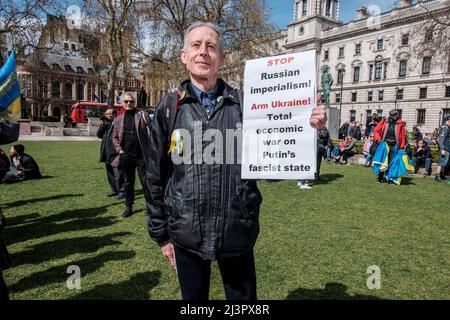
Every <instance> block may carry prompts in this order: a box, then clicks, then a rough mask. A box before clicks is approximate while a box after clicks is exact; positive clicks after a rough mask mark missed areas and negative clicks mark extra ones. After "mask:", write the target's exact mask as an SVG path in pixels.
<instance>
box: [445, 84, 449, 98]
mask: <svg viewBox="0 0 450 320" xmlns="http://www.w3.org/2000/svg"><path fill="white" fill-rule="evenodd" d="M445 97H446V98H450V86H445Z"/></svg>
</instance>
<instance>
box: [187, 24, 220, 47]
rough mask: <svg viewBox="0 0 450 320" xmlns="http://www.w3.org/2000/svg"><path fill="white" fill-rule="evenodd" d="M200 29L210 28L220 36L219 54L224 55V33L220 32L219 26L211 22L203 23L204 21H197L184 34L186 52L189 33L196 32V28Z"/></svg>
mask: <svg viewBox="0 0 450 320" xmlns="http://www.w3.org/2000/svg"><path fill="white" fill-rule="evenodd" d="M200 27H208V28H210V29H212V30H214V31H215V32H216V33H217V35H218V36H219V52H220V53H221V54H223V52H224V41H223V32H222V31H221V30H220V28H219V26H218V25H217V24H215V23H211V22H203V21H196V22H194V23H192V24H191V25H190V26H189V27H188V28H187V30H186V33H185V34H184V41H183V48H184V50H187V47H188V36H189V33H191V31H192V30H194V29H195V28H200Z"/></svg>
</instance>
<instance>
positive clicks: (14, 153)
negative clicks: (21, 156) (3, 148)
mask: <svg viewBox="0 0 450 320" xmlns="http://www.w3.org/2000/svg"><path fill="white" fill-rule="evenodd" d="M9 154H10V155H12V156H15V155H16V154H17V151H16V149H14V147H11V149H9Z"/></svg>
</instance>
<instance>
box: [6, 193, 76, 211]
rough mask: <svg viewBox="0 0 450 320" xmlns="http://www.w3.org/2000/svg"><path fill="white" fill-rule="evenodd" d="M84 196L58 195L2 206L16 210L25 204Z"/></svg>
mask: <svg viewBox="0 0 450 320" xmlns="http://www.w3.org/2000/svg"><path fill="white" fill-rule="evenodd" d="M82 196H84V194H57V195H54V196H50V197H44V198H35V199H26V200H18V201H14V202H10V203H5V204H2V207H3V208H8V209H9V208H15V207H19V206H22V205H24V204H30V203H36V202H42V201H50V200H58V199H64V198H70V197H82Z"/></svg>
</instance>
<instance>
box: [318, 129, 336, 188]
mask: <svg viewBox="0 0 450 320" xmlns="http://www.w3.org/2000/svg"><path fill="white" fill-rule="evenodd" d="M332 145H333V142H332V140H331V137H330V132H328V129H327V128H326V127H323V128H322V129H319V130H317V168H316V174H315V179H316V180H320V165H321V164H322V158H323V157H324V156H326V154H327V149H329V148H330V147H331V146H332Z"/></svg>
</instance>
